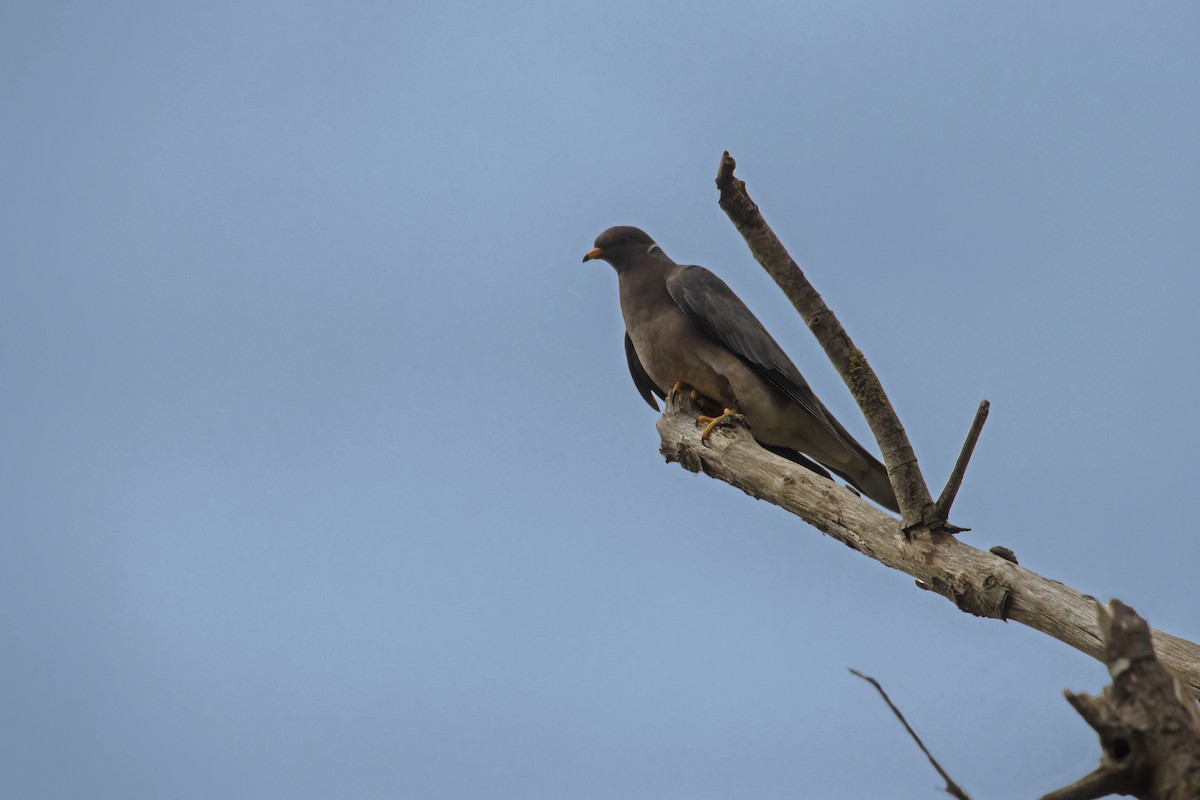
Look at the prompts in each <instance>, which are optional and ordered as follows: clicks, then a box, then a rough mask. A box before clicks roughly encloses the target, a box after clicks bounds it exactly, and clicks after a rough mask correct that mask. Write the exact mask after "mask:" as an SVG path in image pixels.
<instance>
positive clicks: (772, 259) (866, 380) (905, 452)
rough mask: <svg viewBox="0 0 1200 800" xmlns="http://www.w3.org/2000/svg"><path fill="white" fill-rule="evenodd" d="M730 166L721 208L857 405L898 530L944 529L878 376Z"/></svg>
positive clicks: (721, 176)
mask: <svg viewBox="0 0 1200 800" xmlns="http://www.w3.org/2000/svg"><path fill="white" fill-rule="evenodd" d="M736 166H737V163H736V162H735V161H734V160H733V157H732V156H730V155H729V153H728V152H726V153H725V155H724V156H723V157H722V158H721V166H720V169H719V170H718V171H717V188H718V189H719V190H720V192H721V199H720V203H721V208H722V209H724V210H725V213H726V214H727V215H728V216H729V219H730V220H731V221H732V222H733V224H734V226H735V227H736V228H737V229H738V232H739V233H741V234H742V238H743V239H745V240H746V244H747V245H748V246H749V247H750V252H751V253H753V254H754V257H755V259H757V260H758V263H760V264H762V266H763V268H764V269H765V270H766V271H767V273H768V274H769V275H770V276H771V277H772V278H774V279H775V282H776V283H777V284H779V288H780V289H782V290H783V293H784V294H786V295H787V297H788V299H789V300H791V301H792V305H793V306H795V307H796V310H797V311H798V312H800V316H801V317H803V318H804V321H805V322H806V323H807V324H808V327H809V329H810V330H811V331H812V332H813V335H814V336H816V337H817V341H818V342H820V344H821V347H822V348H824V350H825V354H826V355H828V356H829V360H830V361H832V362H833V365H834V367H836V368H837V371H838V374H839V375H841V376H842V380H844V381H845V382H846V386H848V387H849V388H850V392H851V394H853V395H854V399H855V400H856V401H858V407H859V408H861V409H862V412H863V415H864V416H865V417H866V418H867V423H868V424H869V425H870V426H871V433H873V434H875V440H876V441H877V442H878V443H879V448H880V450H881V451H882V453H883V461H884V463H885V464H886V465H887V470H888V477H889V478H891V481H892V489H893V490H894V491H895V493H896V500H897V502H898V503H899V504H900V513H901V515H902V516H903V517H904V529H905V530H906V531H909V530H915V529H916V528H918V527H928V528H931V529H941V530H946V529H947V528H948V526H947V524H946V520H945V518H944V517H939V515H938V512H937V508H936V506H935V505H934V502H933V497H932V496H931V495H930V493H929V486H928V485H927V484H926V483H925V477H924V476H923V475H922V474H921V468H920V466H919V465H918V464H917V456H916V453H915V452H914V451H913V447H912V444H911V443H910V442H909V440H908V434H906V433H905V432H904V426H903V425H902V424H900V417H899V416H897V415H896V411H895V409H893V408H892V404H891V402H890V401H889V400H888V397H887V393H886V392H884V390H883V385H882V384H881V383H880V382H879V377H878V376H877V375H876V374H875V371H874V370H873V369H871V365H870V364H869V363H867V357H866V356H864V355H863V353H862V351H861V350H859V349H858V347H856V346H855V344H854V342H853V341H852V340H851V339H850V335H849V334H848V333H846V329H845V328H843V327H842V323H841V322H839V321H838V318H837V316H836V315H835V314H834V313H833V311H832V310H831V309H830V308H829V306H828V305H826V304H825V300H824V299H823V298H822V297H821V295H820V294H819V293H818V292H817V290H816V289H815V288H814V287H813V285H812V284H811V283H809V281H808V278H806V277H805V275H804V272H803V271H802V270H801V269H800V266H799V265H798V264H797V263H796V262H795V261H794V260H793V259H792V257H791V256H790V255H788V251H787V248H785V247H784V246H783V242H781V241H780V240H779V237H778V236H776V235H775V232H774V231H773V230H771V226H770V225H768V224H767V221H766V220H765V219H764V218H763V215H762V214H761V213H760V212H759V210H758V206H757V205H755V203H754V201H753V200H751V199H750V195H749V194H748V193H747V192H746V184H745V182H744V181H740V180H738V179H737V178H736V177H734V174H733V171H734V168H735V167H736ZM948 532H953V531H948Z"/></svg>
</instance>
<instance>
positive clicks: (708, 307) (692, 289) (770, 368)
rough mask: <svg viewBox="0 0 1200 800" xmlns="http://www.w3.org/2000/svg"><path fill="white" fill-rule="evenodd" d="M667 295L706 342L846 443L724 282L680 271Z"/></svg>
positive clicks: (699, 270)
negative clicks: (724, 350) (732, 355)
mask: <svg viewBox="0 0 1200 800" xmlns="http://www.w3.org/2000/svg"><path fill="white" fill-rule="evenodd" d="M667 291H668V292H669V293H670V295H671V298H672V299H673V300H674V301H675V303H676V305H678V306H679V307H680V308H681V309H683V311H684V313H686V314H687V315H688V317H689V318H690V319H691V320H692V322H694V323H695V324H696V325H697V326H698V327H699V328H700V329H701V330H703V331H704V333H705V334H706V335H707V336H708V337H709V338H710V339H712V340H713V341H715V342H717V343H719V344H722V345H724V346H725V347H728V348H729V349H730V350H732V351H733V352H734V353H736V354H737V355H738V356H739V357H740V358H741V359H742V360H743V361H745V362H746V363H747V364H748V365H750V367H751V368H752V369H753V370H754V371H755V372H756V373H758V374H759V375H760V376H761V377H762V378H763V379H764V380H766V381H768V382H769V383H770V384H771V385H772V386H774V387H775V388H776V389H778V390H779V391H780V392H782V393H783V394H784V395H785V396H786V397H788V398H789V399H791V400H792V401H793V402H794V403H796V404H797V405H798V406H800V407H801V408H803V409H804V410H805V411H807V412H808V413H809V414H810V415H811V416H812V417H813V418H814V419H815V420H817V421H818V422H819V423H821V425H823V426H824V427H825V428H827V429H828V430H829V431H830V432H831V433H833V434H834V435H835V436H837V437H839V438H849V434H846V433H845V431H844V429H841V426H840V425H837V424H836V423H832V424H831V421H830V418H829V417H828V416H827V415H826V412H825V407H824V406H823V405H822V404H821V401H820V400H818V399H817V397H816V395H814V394H813V391H812V389H810V388H809V386H808V382H807V381H805V380H804V376H803V375H801V374H800V370H798V369H797V368H796V365H795V364H793V363H792V361H791V359H790V358H788V357H787V353H785V352H783V348H782V347H780V346H779V344H778V343H777V342H776V341H775V340H774V339H773V338H771V334H769V333H767V329H766V328H764V327H763V324H762V323H761V322H759V321H758V318H757V317H756V316H754V314H753V313H751V311H750V309H748V308H746V304H745V303H743V302H742V300H741V298H739V297H738V296H737V295H736V294H734V293H733V290H732V289H730V288H729V287H728V286H727V285H726V284H725V282H724V281H723V280H721V279H720V278H718V277H717V276H716V275H714V274H713V273H711V272H709V271H708V270H706V269H705V268H704V267H696V266H689V267H680V268H679V269H678V270H676V271H675V273H674V274H673V275H671V276H670V277H669V278H667ZM839 429H840V430H839ZM849 441H853V439H852V438H849Z"/></svg>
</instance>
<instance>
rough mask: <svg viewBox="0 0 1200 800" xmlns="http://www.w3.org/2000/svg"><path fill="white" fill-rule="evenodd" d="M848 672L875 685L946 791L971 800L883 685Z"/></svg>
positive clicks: (869, 678) (864, 676)
mask: <svg viewBox="0 0 1200 800" xmlns="http://www.w3.org/2000/svg"><path fill="white" fill-rule="evenodd" d="M850 674H852V675H856V676H858V677H860V678H862V679H863V680H864V681H866V682H867V683H869V684H871V685H872V686H874V687H875V691H877V692H879V696H880V697H882V698H883V702H885V703H887V704H888V708H890V709H891V710H892V713H893V714H895V715H896V719H898V720H900V724H901V725H903V726H904V730H906V731H908V735H909V736H911V737H912V739H913V741H914V742H916V743H917V747H919V748H921V752H922V753H924V754H925V757H926V758H928V759H929V763H930V764H932V765H933V768H934V769H936V770H937V774H938V775H941V776H942V780H944V781H945V782H946V793H947V794H949V795H951V796H953V797H957V798H958V800H971V796H970V795H969V794H967V793H966V791H965V790H964V789H963V788H962V787H961V786H959V785H958V784H957V783H955V782H954V779H953V778H951V777H950V776H949V775H947V774H946V770H944V769H942V765H941V764H939V763H938V762H937V759H936V758H934V757H933V754H932V753H930V752H929V748H927V747H926V746H925V743H924V742H922V741H921V737H920V736H917V732H916V731H914V730H913V729H912V726H911V725H909V724H908V720H906V719H905V718H904V714H902V713H901V712H900V709H898V708H896V704H895V703H893V702H892V699H891V698H890V697H888V695H887V692H885V691H884V690H883V687H882V686H880V685H879V681H877V680H875V679H874V678H872V677H871V676H869V675H863V674H862V673H861V672H859V671H858V670H856V669H852V670H850Z"/></svg>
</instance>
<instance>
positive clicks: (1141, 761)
mask: <svg viewBox="0 0 1200 800" xmlns="http://www.w3.org/2000/svg"><path fill="white" fill-rule="evenodd" d="M1095 608H1096V612H1097V617H1098V620H1097V625H1098V627H1099V629H1100V635H1101V638H1102V639H1103V640H1104V653H1103V660H1104V663H1105V664H1107V665H1108V674H1109V675H1111V676H1112V685H1111V686H1106V687H1104V692H1103V694H1101V695H1100V696H1099V697H1092V696H1091V695H1087V694H1075V693H1074V692H1066V697H1067V700H1068V701H1069V702H1070V703H1071V705H1072V706H1074V707H1075V710H1076V711H1078V712H1079V714H1080V716H1082V717H1083V718H1084V720H1086V721H1087V724H1088V725H1091V726H1092V728H1094V729H1095V730H1096V733H1097V734H1099V736H1100V745H1101V747H1102V748H1103V755H1102V756H1101V758H1100V767H1099V768H1098V769H1096V770H1095V771H1094V772H1091V773H1089V774H1088V775H1086V776H1085V777H1083V778H1081V779H1080V780H1078V781H1076V782H1075V783H1073V784H1071V785H1070V786H1065V787H1063V788H1062V789H1059V790H1058V791H1055V792H1051V793H1050V794H1048V795H1045V796H1044V797H1043V798H1042V800H1092V798H1097V797H1104V796H1105V795H1109V794H1125V795H1133V796H1134V797H1138V798H1141V799H1142V800H1194V799H1195V798H1198V797H1200V706H1197V705H1196V700H1195V698H1194V697H1193V696H1191V694H1189V693H1188V692H1187V690H1186V689H1185V688H1183V687H1182V686H1181V685H1180V682H1179V680H1178V679H1177V678H1176V676H1175V675H1172V674H1171V673H1170V672H1168V671H1167V669H1166V668H1165V667H1164V665H1163V664H1162V663H1160V661H1159V658H1157V657H1156V656H1155V650H1156V649H1157V648H1158V644H1159V642H1158V640H1157V639H1152V636H1151V634H1152V632H1151V630H1150V626H1149V625H1147V624H1146V621H1145V620H1144V619H1142V618H1141V617H1139V616H1138V615H1137V613H1136V612H1135V611H1134V610H1133V609H1132V608H1130V607H1129V606H1127V605H1125V604H1124V603H1122V602H1121V601H1120V600H1113V601H1111V602H1109V604H1108V606H1107V607H1106V606H1102V605H1100V604H1099V603H1096V604H1095ZM1164 661H1165V659H1164ZM1192 688H1193V691H1194V688H1195V687H1192Z"/></svg>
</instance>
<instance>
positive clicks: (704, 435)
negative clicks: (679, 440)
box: [696, 408, 746, 444]
mask: <svg viewBox="0 0 1200 800" xmlns="http://www.w3.org/2000/svg"><path fill="white" fill-rule="evenodd" d="M696 421H697V422H702V423H704V430H702V431H700V441H701V442H703V443H704V444H708V437H709V436H712V432H713V431H715V430H716V429H717V428H719V427H723V426H728V425H736V424H738V423H739V422H745V421H746V418H745V417H743V416H742V415H741V414H739V413H738V412H737V411H735V410H734V409H732V408H727V409H725V413H723V414H722V415H721V416H719V417H706V416H704V415H700V416H699V417H697V418H696Z"/></svg>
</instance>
